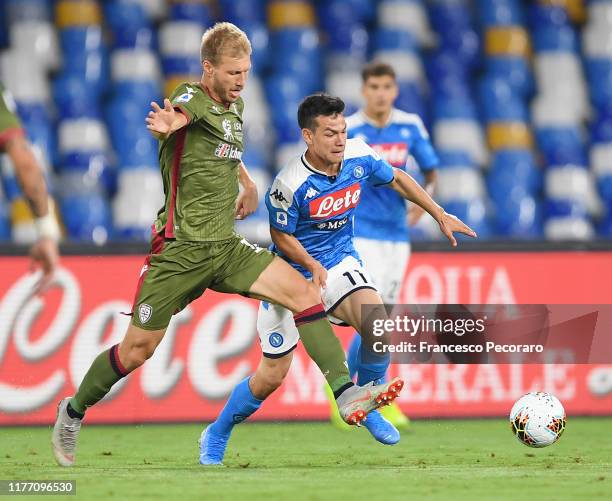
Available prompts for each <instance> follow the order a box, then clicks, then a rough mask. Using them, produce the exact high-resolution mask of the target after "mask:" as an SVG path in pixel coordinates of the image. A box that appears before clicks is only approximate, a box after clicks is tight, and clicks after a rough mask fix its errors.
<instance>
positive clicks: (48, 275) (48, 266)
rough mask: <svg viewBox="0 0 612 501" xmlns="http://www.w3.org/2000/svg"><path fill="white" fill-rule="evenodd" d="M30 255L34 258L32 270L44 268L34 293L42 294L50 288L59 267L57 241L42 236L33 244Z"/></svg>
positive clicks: (31, 265)
mask: <svg viewBox="0 0 612 501" xmlns="http://www.w3.org/2000/svg"><path fill="white" fill-rule="evenodd" d="M30 256H31V258H32V261H31V263H30V271H36V269H37V268H38V267H39V266H40V268H41V270H42V277H41V279H40V280H39V281H38V283H37V284H36V286H35V288H34V293H35V294H36V295H41V294H44V293H45V292H46V291H47V290H48V289H49V286H50V285H51V281H52V280H53V274H54V273H55V269H56V268H57V262H58V261H59V252H58V250H57V242H56V241H55V240H52V239H50V238H41V239H40V240H38V242H36V243H35V244H34V245H33V246H32V249H31V250H30Z"/></svg>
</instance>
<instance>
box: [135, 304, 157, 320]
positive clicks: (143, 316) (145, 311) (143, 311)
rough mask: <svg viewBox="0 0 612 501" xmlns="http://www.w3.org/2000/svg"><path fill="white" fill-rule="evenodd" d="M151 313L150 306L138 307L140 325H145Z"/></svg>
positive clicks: (142, 305)
mask: <svg viewBox="0 0 612 501" xmlns="http://www.w3.org/2000/svg"><path fill="white" fill-rule="evenodd" d="M152 313H153V308H152V307H151V305H150V304H146V303H142V304H141V305H140V306H139V307H138V318H140V323H141V324H146V323H147V322H148V321H149V319H150V318H151V314H152Z"/></svg>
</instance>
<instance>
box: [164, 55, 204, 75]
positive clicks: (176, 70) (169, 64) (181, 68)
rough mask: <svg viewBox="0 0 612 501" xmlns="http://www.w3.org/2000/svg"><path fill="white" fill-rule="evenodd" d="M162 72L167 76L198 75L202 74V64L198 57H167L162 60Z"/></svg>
mask: <svg viewBox="0 0 612 501" xmlns="http://www.w3.org/2000/svg"><path fill="white" fill-rule="evenodd" d="M162 70H163V72H164V75H165V76H167V77H168V76H171V75H198V74H200V73H202V63H201V62H200V58H199V57H198V56H197V55H194V56H193V57H183V56H166V57H163V58H162Z"/></svg>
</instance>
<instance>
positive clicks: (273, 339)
mask: <svg viewBox="0 0 612 501" xmlns="http://www.w3.org/2000/svg"><path fill="white" fill-rule="evenodd" d="M268 341H269V342H270V345H271V346H272V347H273V348H278V347H280V346H282V344H283V341H284V339H283V336H282V334H280V333H279V332H273V333H272V334H270V337H269V338H268Z"/></svg>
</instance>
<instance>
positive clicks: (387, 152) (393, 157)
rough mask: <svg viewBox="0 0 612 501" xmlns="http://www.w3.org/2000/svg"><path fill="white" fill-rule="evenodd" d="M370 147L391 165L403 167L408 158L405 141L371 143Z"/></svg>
mask: <svg viewBox="0 0 612 501" xmlns="http://www.w3.org/2000/svg"><path fill="white" fill-rule="evenodd" d="M370 146H371V147H372V149H373V150H374V151H375V152H376V153H378V154H379V155H380V156H381V157H382V158H384V159H385V160H386V161H387V162H389V163H390V164H391V165H392V166H393V167H404V166H405V165H406V161H407V160H408V145H407V144H406V143H378V144H371V145H370Z"/></svg>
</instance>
